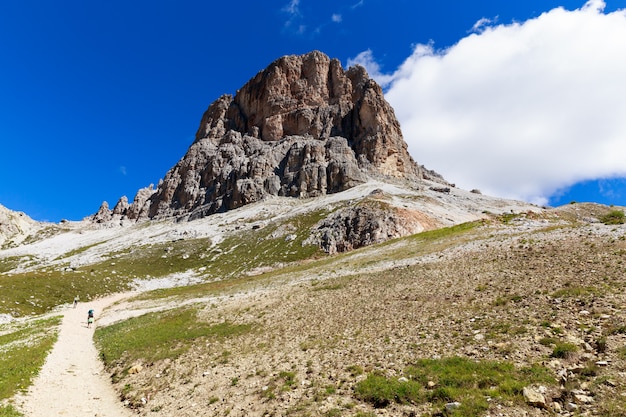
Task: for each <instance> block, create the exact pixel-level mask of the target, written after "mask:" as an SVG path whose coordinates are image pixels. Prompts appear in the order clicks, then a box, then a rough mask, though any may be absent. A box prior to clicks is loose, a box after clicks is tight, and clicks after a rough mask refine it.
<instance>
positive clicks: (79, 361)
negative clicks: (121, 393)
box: [16, 294, 132, 417]
mask: <svg viewBox="0 0 626 417" xmlns="http://www.w3.org/2000/svg"><path fill="white" fill-rule="evenodd" d="M126 296H127V295H125V294H117V295H113V296H109V297H106V298H101V299H97V300H94V301H90V302H85V303H82V302H79V303H78V306H77V307H76V308H72V306H70V307H69V308H67V309H66V310H64V312H63V321H62V323H61V328H60V331H59V338H58V340H57V342H56V344H55V345H54V347H53V348H52V351H51V352H50V354H49V355H48V358H47V359H46V362H45V364H44V366H43V368H42V369H41V372H40V373H39V375H38V376H37V378H36V379H35V381H34V383H33V385H32V386H31V387H30V389H29V390H28V392H27V393H26V394H24V395H22V396H18V397H16V405H17V406H18V408H19V409H20V411H22V412H23V413H24V414H25V416H26V417H52V416H68V417H130V416H132V414H131V412H130V411H129V410H127V409H125V408H124V407H123V405H122V403H121V402H120V400H119V398H118V396H117V395H116V394H115V392H114V391H113V388H112V387H111V384H110V381H109V379H108V377H107V375H106V374H105V372H104V370H103V365H102V362H101V361H100V359H99V358H98V352H97V350H96V348H95V346H94V344H93V333H94V330H95V327H96V326H97V325H98V316H99V315H100V314H102V310H104V309H105V308H106V307H107V306H109V305H111V304H112V303H114V302H116V301H118V300H121V299H123V298H125V297H126ZM89 309H93V310H94V311H95V319H96V320H95V323H94V324H93V325H92V326H91V328H88V327H87V311H88V310H89Z"/></svg>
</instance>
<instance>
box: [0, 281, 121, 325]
mask: <svg viewBox="0 0 626 417" xmlns="http://www.w3.org/2000/svg"><path fill="white" fill-rule="evenodd" d="M128 282H129V280H126V279H124V278H123V277H119V276H115V275H108V274H101V273H90V272H87V271H80V270H79V271H70V272H66V271H37V272H28V273H20V274H12V275H4V276H0V314H11V315H12V316H13V317H24V316H30V315H32V314H43V313H46V312H49V311H50V310H51V309H52V308H54V307H56V306H58V305H61V304H65V303H71V302H72V300H73V299H74V297H75V296H76V295H78V296H79V297H80V299H81V301H88V300H90V299H93V298H96V297H99V296H103V295H107V294H111V293H115V292H122V291H126V290H128Z"/></svg>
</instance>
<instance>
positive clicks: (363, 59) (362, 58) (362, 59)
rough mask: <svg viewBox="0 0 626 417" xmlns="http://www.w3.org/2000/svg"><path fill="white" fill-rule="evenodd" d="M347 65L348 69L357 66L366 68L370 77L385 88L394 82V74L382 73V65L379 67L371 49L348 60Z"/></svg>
mask: <svg viewBox="0 0 626 417" xmlns="http://www.w3.org/2000/svg"><path fill="white" fill-rule="evenodd" d="M347 65H348V67H353V66H355V65H360V66H362V67H363V68H365V70H366V71H367V73H368V74H369V76H370V77H371V78H373V79H375V80H376V82H377V83H378V84H380V85H381V86H382V87H383V88H384V87H387V86H388V85H389V84H390V83H391V82H392V81H393V80H394V75H393V74H383V73H382V72H381V71H380V65H378V62H376V60H375V59H374V54H373V53H372V51H371V50H370V49H368V50H367V51H363V52H361V53H360V54H358V55H357V56H356V57H354V58H350V59H348V63H347Z"/></svg>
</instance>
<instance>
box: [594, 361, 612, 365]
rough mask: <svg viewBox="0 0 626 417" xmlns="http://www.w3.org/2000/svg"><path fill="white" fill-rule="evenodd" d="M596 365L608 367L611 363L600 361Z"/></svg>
mask: <svg viewBox="0 0 626 417" xmlns="http://www.w3.org/2000/svg"><path fill="white" fill-rule="evenodd" d="M596 365H598V366H608V365H609V362H608V361H598V362H596Z"/></svg>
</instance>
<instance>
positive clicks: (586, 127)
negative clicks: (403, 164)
mask: <svg viewBox="0 0 626 417" xmlns="http://www.w3.org/2000/svg"><path fill="white" fill-rule="evenodd" d="M604 5H605V4H604V2H603V1H600V0H591V1H589V2H587V3H586V4H585V5H584V6H583V7H581V8H580V9H577V10H573V11H568V10H565V9H563V8H557V9H553V10H551V11H549V12H546V13H543V14H542V15H540V16H539V17H537V18H534V19H531V20H528V21H525V22H522V23H514V24H509V25H502V24H501V25H497V26H489V27H485V26H484V25H482V24H481V25H479V27H481V28H482V29H483V30H482V31H480V33H474V34H471V35H469V36H467V37H466V38H464V39H462V40H461V41H459V42H458V43H457V44H456V45H454V46H452V47H450V48H448V49H446V50H445V51H436V50H435V49H434V48H433V46H432V45H418V46H417V47H415V49H414V51H413V53H412V55H411V56H410V57H409V58H407V59H406V61H405V62H404V63H403V64H402V65H401V66H400V68H398V69H397V71H396V72H394V73H393V74H391V75H385V74H380V68H379V67H378V65H377V64H376V62H375V61H374V59H373V56H372V52H371V51H365V52H363V53H361V54H359V56H357V58H355V59H354V60H352V61H351V62H356V63H361V64H363V65H364V66H365V67H366V68H367V69H368V72H370V74H371V75H372V76H374V78H376V77H377V76H378V77H381V76H382V83H383V84H385V85H388V89H387V93H386V97H387V100H388V101H389V102H390V103H391V105H392V106H393V107H394V109H395V112H396V115H397V116H398V119H399V120H400V124H401V126H402V130H403V133H404V137H405V140H406V141H407V143H408V145H409V151H410V152H411V154H412V155H413V157H414V158H415V159H416V160H417V161H418V162H419V163H420V164H424V165H426V166H427V167H428V168H431V169H434V170H436V171H438V172H439V173H441V174H442V175H443V176H444V177H445V178H446V179H448V180H449V181H451V182H454V183H456V184H457V185H458V186H461V187H463V188H466V189H471V188H478V189H480V190H481V191H482V192H483V193H486V194H491V195H496V196H501V197H510V198H517V199H523V200H526V201H532V202H536V203H540V204H544V203H545V202H546V201H547V197H548V196H550V195H552V194H553V193H555V192H556V191H557V190H559V189H562V188H563V187H567V186H570V185H572V184H574V183H577V182H580V181H584V180H589V179H597V178H608V177H616V176H626V157H624V155H626V117H625V115H626V82H624V74H626V55H624V53H625V51H626V12H625V11H624V10H618V11H615V12H612V13H607V14H605V13H604V12H603V10H604Z"/></svg>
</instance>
